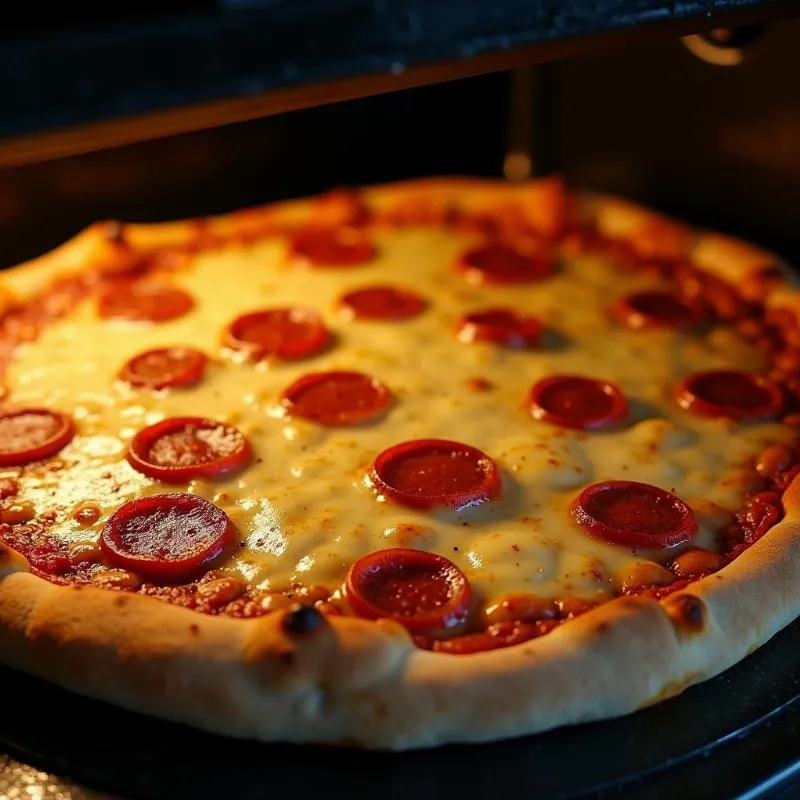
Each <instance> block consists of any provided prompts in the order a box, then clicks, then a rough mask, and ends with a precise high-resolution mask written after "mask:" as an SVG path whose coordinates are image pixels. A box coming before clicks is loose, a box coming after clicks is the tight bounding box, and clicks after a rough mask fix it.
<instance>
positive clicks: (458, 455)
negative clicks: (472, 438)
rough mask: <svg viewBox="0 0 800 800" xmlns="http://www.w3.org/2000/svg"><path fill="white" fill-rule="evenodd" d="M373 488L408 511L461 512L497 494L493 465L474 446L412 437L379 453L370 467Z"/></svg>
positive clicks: (499, 484)
mask: <svg viewBox="0 0 800 800" xmlns="http://www.w3.org/2000/svg"><path fill="white" fill-rule="evenodd" d="M369 477H370V479H371V481H372V484H373V486H374V487H375V489H376V490H377V491H378V492H379V493H380V494H382V495H384V496H385V497H389V498H391V499H392V500H395V501H396V502H398V503H402V504H403V505H406V506H410V507H412V508H433V507H435V506H444V507H448V508H456V509H459V508H466V507H467V506H472V505H477V504H478V503H483V502H485V501H487V500H491V499H492V498H493V497H495V496H496V495H498V494H499V493H500V490H501V488H502V481H501V479H500V471H499V470H498V469H497V465H496V464H495V463H494V461H492V459H491V458H489V456H487V455H486V454H485V453H482V452H481V451H480V450H478V449H477V448H475V447H471V446H470V445H467V444H461V443H459V442H451V441H448V440H447V439H416V440H413V441H410V442H403V443H402V444H397V445H394V447H390V448H388V449H387V450H384V451H383V452H382V453H381V454H380V455H379V456H378V457H377V458H376V459H375V462H374V463H373V465H372V467H371V468H370V472H369Z"/></svg>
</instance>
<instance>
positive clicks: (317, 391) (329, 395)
mask: <svg viewBox="0 0 800 800" xmlns="http://www.w3.org/2000/svg"><path fill="white" fill-rule="evenodd" d="M391 402H392V396H391V393H390V392H389V390H388V389H387V388H386V387H385V386H384V385H383V384H382V383H381V382H380V381H379V380H378V379H377V378H373V377H371V376H369V375H364V374H363V373H361V372H313V373H311V374H309V375H304V376H303V377H302V378H300V379H299V380H297V381H295V382H294V383H293V384H292V385H291V386H290V387H289V388H288V389H286V391H285V392H284V393H283V405H284V408H285V409H286V411H287V413H288V414H289V415H290V416H292V417H303V418H305V419H310V420H313V421H314V422H319V423H320V424H322V425H331V426H335V425H354V424H357V423H359V422H367V421H369V420H373V419H376V418H377V417H379V416H381V415H382V414H384V413H385V412H386V410H387V409H388V408H389V405H390V403H391Z"/></svg>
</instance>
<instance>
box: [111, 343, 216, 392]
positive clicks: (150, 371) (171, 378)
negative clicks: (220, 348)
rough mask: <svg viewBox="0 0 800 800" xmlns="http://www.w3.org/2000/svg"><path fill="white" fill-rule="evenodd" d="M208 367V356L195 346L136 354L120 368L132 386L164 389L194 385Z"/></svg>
mask: <svg viewBox="0 0 800 800" xmlns="http://www.w3.org/2000/svg"><path fill="white" fill-rule="evenodd" d="M205 368H206V357H205V355H204V354H203V353H201V352H200V351H199V350H195V349H194V348H193V347H164V348H161V349H158V350H147V351H146V352H144V353H140V354H139V355H138V356H134V357H133V358H132V359H131V360H130V361H128V363H127V364H125V366H124V367H123V368H122V370H121V371H120V374H119V377H120V380H123V381H126V382H127V383H129V384H130V385H131V386H136V387H144V388H148V389H165V388H166V387H168V386H180V387H186V386H194V385H195V384H196V383H198V382H199V381H200V380H201V379H202V377H203V372H204V371H205Z"/></svg>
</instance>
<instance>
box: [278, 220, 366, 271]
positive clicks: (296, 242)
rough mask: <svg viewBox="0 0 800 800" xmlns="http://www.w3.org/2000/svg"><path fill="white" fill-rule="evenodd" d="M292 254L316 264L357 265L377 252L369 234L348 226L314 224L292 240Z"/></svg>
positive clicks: (328, 265)
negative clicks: (314, 225) (318, 225)
mask: <svg viewBox="0 0 800 800" xmlns="http://www.w3.org/2000/svg"><path fill="white" fill-rule="evenodd" d="M289 250H290V253H291V256H292V257H293V258H294V259H295V260H296V261H300V262H301V263H304V264H309V265H310V266H312V267H357V266H360V265H361V264H366V263H367V262H369V261H372V259H374V258H375V255H376V252H377V250H376V247H375V245H374V244H373V242H372V240H371V239H370V238H369V236H367V234H366V233H365V232H364V231H363V230H361V229H359V228H353V227H348V226H336V227H312V228H305V229H303V230H300V231H297V232H295V233H294V235H293V236H292V238H291V241H290V243H289Z"/></svg>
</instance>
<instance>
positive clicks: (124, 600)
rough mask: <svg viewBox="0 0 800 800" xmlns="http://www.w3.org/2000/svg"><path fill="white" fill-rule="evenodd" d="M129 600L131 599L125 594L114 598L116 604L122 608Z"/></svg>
mask: <svg viewBox="0 0 800 800" xmlns="http://www.w3.org/2000/svg"><path fill="white" fill-rule="evenodd" d="M128 600H130V598H129V597H126V596H125V595H121V596H119V597H115V598H114V605H115V606H117V607H119V608H122V606H126V605H128Z"/></svg>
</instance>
